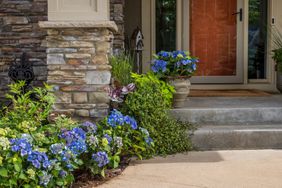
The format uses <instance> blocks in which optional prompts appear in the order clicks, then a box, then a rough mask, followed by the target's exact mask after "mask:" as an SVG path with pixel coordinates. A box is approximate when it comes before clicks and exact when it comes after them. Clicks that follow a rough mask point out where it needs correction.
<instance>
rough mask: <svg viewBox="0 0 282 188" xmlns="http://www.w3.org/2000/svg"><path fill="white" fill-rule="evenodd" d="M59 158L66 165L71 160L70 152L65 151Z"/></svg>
mask: <svg viewBox="0 0 282 188" xmlns="http://www.w3.org/2000/svg"><path fill="white" fill-rule="evenodd" d="M61 157H62V161H64V162H66V163H68V162H69V161H70V160H71V158H72V153H71V151H68V150H65V151H63V153H62V154H61Z"/></svg>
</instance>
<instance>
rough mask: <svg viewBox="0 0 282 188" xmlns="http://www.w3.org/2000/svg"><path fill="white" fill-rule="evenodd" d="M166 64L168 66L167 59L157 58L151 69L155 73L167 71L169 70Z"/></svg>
mask: <svg viewBox="0 0 282 188" xmlns="http://www.w3.org/2000/svg"><path fill="white" fill-rule="evenodd" d="M166 66H167V62H166V61H164V60H158V59H157V60H154V62H153V66H152V68H151V69H152V71H153V72H154V73H157V72H165V71H166V70H167V68H166Z"/></svg>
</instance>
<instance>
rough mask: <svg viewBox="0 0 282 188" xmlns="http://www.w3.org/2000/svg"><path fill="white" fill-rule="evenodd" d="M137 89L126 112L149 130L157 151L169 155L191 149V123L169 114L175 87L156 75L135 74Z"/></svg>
mask: <svg viewBox="0 0 282 188" xmlns="http://www.w3.org/2000/svg"><path fill="white" fill-rule="evenodd" d="M132 77H133V79H134V81H135V84H136V88H137V89H136V91H135V92H133V93H130V94H129V95H128V96H127V98H126V100H125V104H124V107H123V111H124V112H126V113H128V114H130V115H132V116H134V117H136V118H137V120H138V122H139V123H140V125H141V126H142V127H144V128H146V129H148V130H149V132H150V134H151V137H152V139H153V140H154V143H155V150H156V154H158V155H168V154H175V153H178V152H185V151H188V150H190V149H191V141H190V139H189V137H188V131H189V130H191V129H192V126H191V125H190V124H189V123H184V122H180V121H177V120H175V119H173V118H172V117H170V116H169V114H168V110H169V108H170V106H171V101H172V97H173V92H174V89H173V87H172V86H170V85H168V84H167V83H165V82H163V81H160V80H159V79H158V78H157V77H156V76H155V75H153V74H151V73H148V74H145V75H137V74H133V75H132Z"/></svg>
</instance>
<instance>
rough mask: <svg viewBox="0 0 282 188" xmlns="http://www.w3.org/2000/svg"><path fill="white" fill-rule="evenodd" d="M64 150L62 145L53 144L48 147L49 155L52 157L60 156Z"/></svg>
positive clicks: (64, 147)
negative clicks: (52, 155)
mask: <svg viewBox="0 0 282 188" xmlns="http://www.w3.org/2000/svg"><path fill="white" fill-rule="evenodd" d="M65 149H67V148H66V146H65V145H64V144H53V145H51V146H50V150H51V153H53V154H54V155H58V154H61V153H62V152H63V151H64V150H65Z"/></svg>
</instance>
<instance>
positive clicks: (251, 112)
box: [171, 107, 282, 125]
mask: <svg viewBox="0 0 282 188" xmlns="http://www.w3.org/2000/svg"><path fill="white" fill-rule="evenodd" d="M171 113H172V115H173V116H174V117H176V118H177V119H180V120H182V121H187V122H191V123H195V124H198V125H236V124H238V125H249V124H279V123H281V124H282V107H236V108H234V107H220V108H216V107H210V108H197V107H194V108H182V109H173V110H172V111H171Z"/></svg>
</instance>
